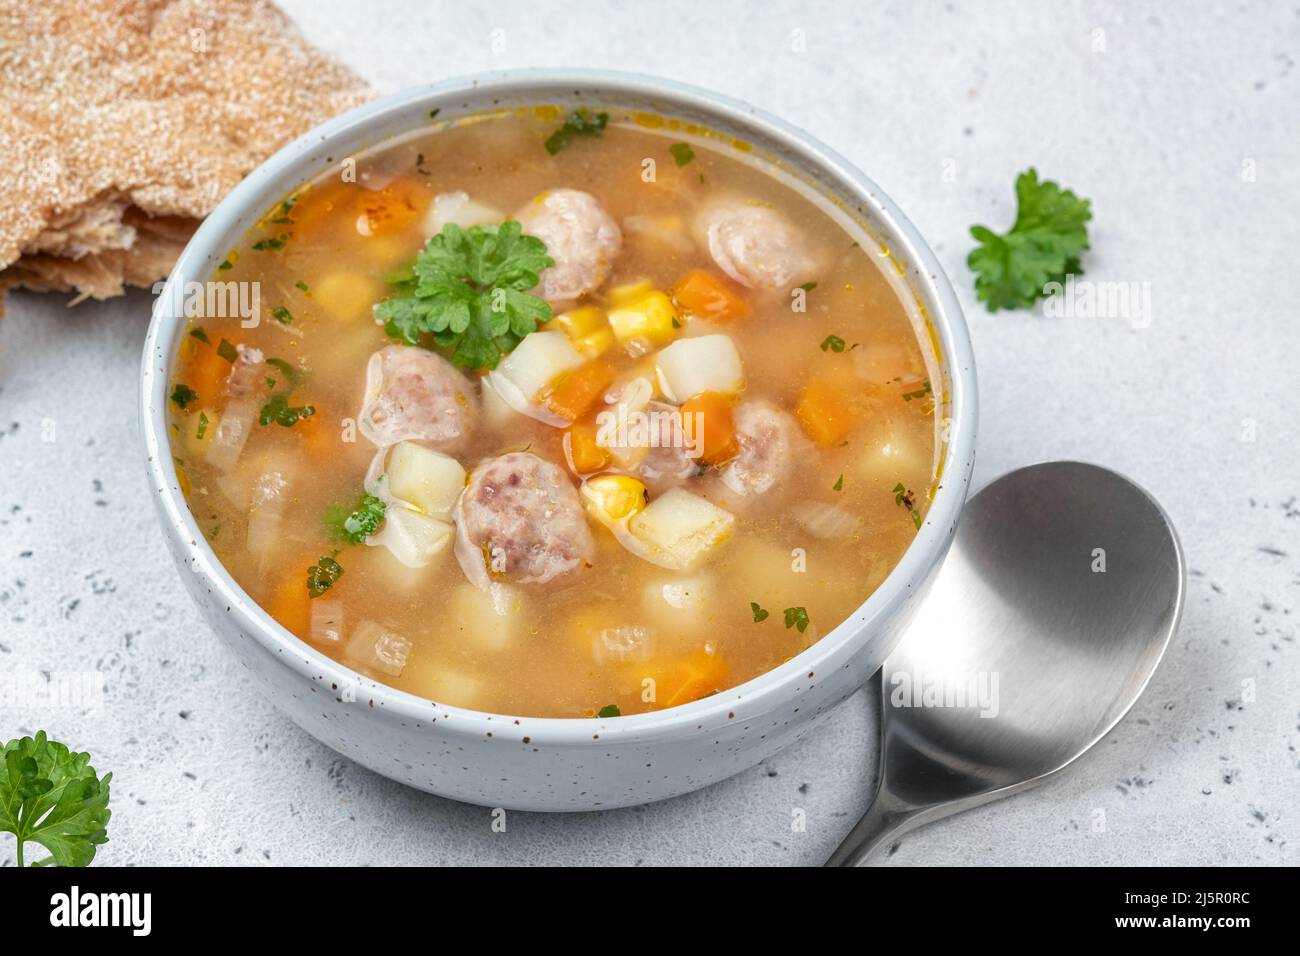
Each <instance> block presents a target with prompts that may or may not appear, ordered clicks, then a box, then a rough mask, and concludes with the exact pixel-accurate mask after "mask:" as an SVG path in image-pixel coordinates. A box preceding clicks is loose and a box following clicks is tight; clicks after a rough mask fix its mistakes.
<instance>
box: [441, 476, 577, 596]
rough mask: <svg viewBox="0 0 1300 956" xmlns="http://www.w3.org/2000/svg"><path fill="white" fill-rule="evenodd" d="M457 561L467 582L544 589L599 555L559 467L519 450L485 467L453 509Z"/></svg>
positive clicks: (574, 491)
mask: <svg viewBox="0 0 1300 956" xmlns="http://www.w3.org/2000/svg"><path fill="white" fill-rule="evenodd" d="M454 520H455V522H456V558H457V560H459V561H460V566H461V568H463V569H464V571H465V575H466V576H467V577H468V578H469V579H470V581H471V582H473V583H474V584H476V585H478V586H479V587H486V586H487V584H488V583H489V582H490V581H491V580H492V579H493V578H507V579H509V580H511V581H515V582H518V583H521V584H527V583H535V584H544V583H545V582H547V581H550V580H551V579H552V578H555V577H558V576H559V575H561V574H566V573H568V572H569V571H572V570H574V569H575V568H577V567H579V566H580V565H583V564H586V563H589V562H590V561H591V557H592V555H593V554H594V553H595V550H596V542H595V539H594V538H592V535H591V529H590V528H589V527H588V526H587V519H586V517H585V516H584V515H583V512H582V503H581V502H580V501H579V500H578V492H577V491H576V490H575V489H574V487H573V485H572V484H570V483H569V479H568V476H567V475H565V473H564V471H563V469H561V468H560V467H559V466H558V465H553V464H551V463H550V462H548V461H543V460H542V459H541V458H538V457H537V456H536V455H532V454H529V453H528V452H523V451H517V452H511V453H509V454H506V455H502V456H500V457H499V458H489V459H487V460H486V461H484V462H482V463H481V464H480V465H479V466H478V467H477V468H475V469H474V471H473V472H471V473H470V476H469V480H468V482H466V484H465V490H464V492H462V493H461V496H460V500H459V501H458V502H457V504H456V512H455V516H454Z"/></svg>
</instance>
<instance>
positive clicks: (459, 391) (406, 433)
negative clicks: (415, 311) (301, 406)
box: [357, 345, 478, 451]
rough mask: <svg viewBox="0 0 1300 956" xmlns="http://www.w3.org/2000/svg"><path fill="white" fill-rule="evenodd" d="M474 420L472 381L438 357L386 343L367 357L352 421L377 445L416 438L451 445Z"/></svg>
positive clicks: (475, 404)
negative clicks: (362, 388) (361, 392)
mask: <svg viewBox="0 0 1300 956" xmlns="http://www.w3.org/2000/svg"><path fill="white" fill-rule="evenodd" d="M477 420H478V397H477V396H476V395H475V394H474V391H473V385H472V384H471V383H470V382H469V380H468V379H466V378H465V376H463V375H461V373H460V372H458V371H456V369H455V368H454V367H453V366H452V364H451V363H450V362H448V361H447V360H446V359H444V358H443V357H442V356H440V355H437V354H435V353H434V352H430V351H429V350H428V349H425V348H420V347H419V346H406V345H389V346H387V347H386V348H382V349H380V350H379V351H378V352H376V353H375V354H374V355H372V356H370V363H369V364H368V365H367V366H366V395H365V399H364V401H363V402H362V406H361V414H360V415H359V416H358V417H357V424H358V427H359V428H360V429H361V433H362V434H363V435H365V436H366V438H368V439H370V441H372V442H374V443H375V444H376V445H378V446H379V447H381V448H383V447H386V446H388V445H393V444H396V443H397V442H399V441H419V442H423V443H424V444H426V445H429V446H431V447H433V448H437V449H440V450H444V451H445V450H449V449H454V448H455V447H456V446H458V445H459V444H461V443H462V442H463V441H464V439H465V438H466V437H467V436H468V435H469V433H470V431H471V430H472V429H473V427H474V425H475V423H476V422H477Z"/></svg>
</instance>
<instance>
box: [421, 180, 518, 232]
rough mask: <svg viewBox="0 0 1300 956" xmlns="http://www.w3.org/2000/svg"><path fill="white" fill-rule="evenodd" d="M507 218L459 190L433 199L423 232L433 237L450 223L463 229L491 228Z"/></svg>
mask: <svg viewBox="0 0 1300 956" xmlns="http://www.w3.org/2000/svg"><path fill="white" fill-rule="evenodd" d="M505 218H506V217H505V215H504V214H503V213H502V212H501V211H500V210H498V209H494V208H492V207H491V206H488V205H485V204H484V203H481V202H476V201H474V200H473V199H470V198H469V193H467V192H464V191H461V190H457V191H456V192H450V193H439V194H438V195H437V196H435V197H434V198H433V205H432V206H430V207H429V212H428V213H427V214H426V215H425V217H424V222H423V223H422V224H421V232H423V233H424V235H425V236H426V237H432V236H436V235H437V234H438V233H440V232H442V229H443V227H444V226H446V225H447V223H449V222H454V223H455V224H456V225H458V226H460V227H461V228H462V229H469V228H470V227H471V226H490V225H493V224H494V223H498V222H502V221H503V220H504V219H505Z"/></svg>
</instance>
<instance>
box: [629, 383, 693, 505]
mask: <svg viewBox="0 0 1300 956" xmlns="http://www.w3.org/2000/svg"><path fill="white" fill-rule="evenodd" d="M645 414H646V415H647V416H648V418H649V426H650V427H649V429H648V432H649V434H648V435H647V440H648V445H649V450H648V451H647V452H646V454H645V457H644V458H642V459H641V461H640V462H639V463H638V464H637V467H636V472H637V475H638V476H639V477H640V478H641V479H642V480H643V481H644V482H645V483H646V487H648V488H649V489H650V490H651V491H652V492H654V493H655V494H659V493H660V492H661V491H664V490H666V489H668V488H671V487H673V486H674V485H679V484H681V483H682V482H684V481H685V480H686V479H688V478H690V477H691V476H692V475H695V474H697V473H698V472H699V470H700V460H699V456H698V455H694V456H693V455H692V452H693V449H692V448H691V447H690V442H689V441H688V439H687V437H686V433H685V432H684V431H683V430H682V417H681V413H680V412H679V411H678V409H677V406H675V405H669V404H667V403H665V402H651V403H650V404H649V405H647V406H646V410H645Z"/></svg>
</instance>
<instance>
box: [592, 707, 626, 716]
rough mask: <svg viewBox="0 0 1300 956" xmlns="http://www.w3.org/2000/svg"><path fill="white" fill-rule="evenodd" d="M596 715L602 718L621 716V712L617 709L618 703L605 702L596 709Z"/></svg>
mask: <svg viewBox="0 0 1300 956" xmlns="http://www.w3.org/2000/svg"><path fill="white" fill-rule="evenodd" d="M596 716H597V717H600V718H602V719H603V718H605V717H622V716H623V712H622V711H621V710H619V709H618V704H606V705H605V706H604V707H602V708H600V710H598V711H596Z"/></svg>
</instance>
